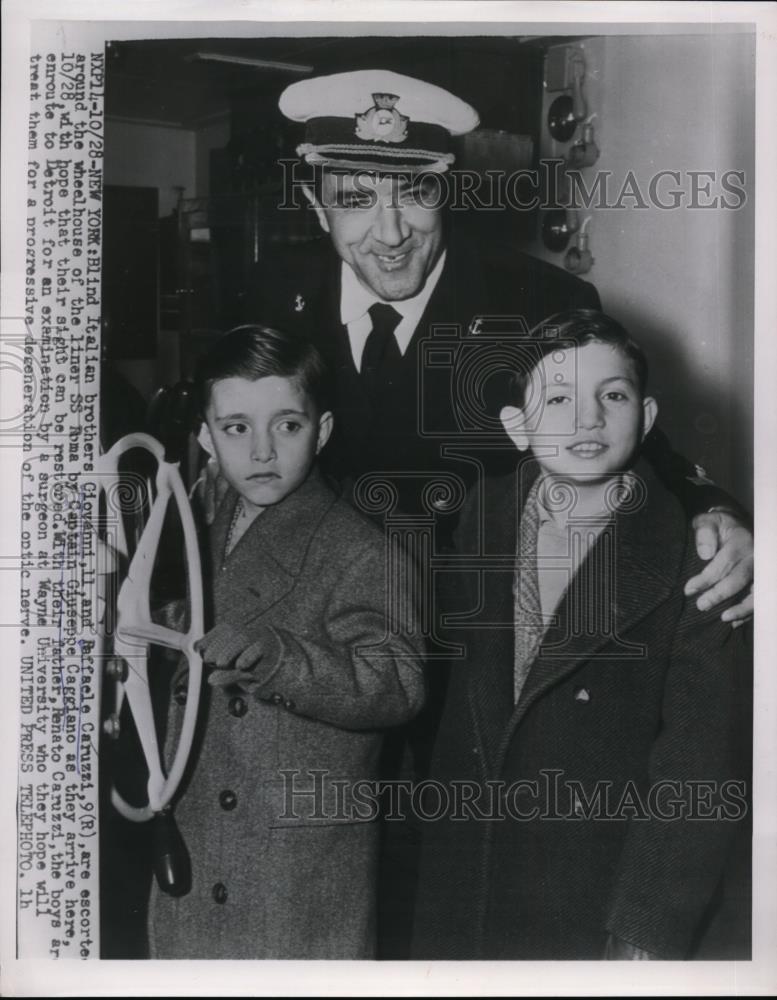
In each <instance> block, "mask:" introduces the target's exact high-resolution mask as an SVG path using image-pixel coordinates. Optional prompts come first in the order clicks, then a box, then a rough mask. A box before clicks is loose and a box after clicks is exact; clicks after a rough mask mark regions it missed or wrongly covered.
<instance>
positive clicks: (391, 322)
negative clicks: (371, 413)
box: [361, 302, 402, 391]
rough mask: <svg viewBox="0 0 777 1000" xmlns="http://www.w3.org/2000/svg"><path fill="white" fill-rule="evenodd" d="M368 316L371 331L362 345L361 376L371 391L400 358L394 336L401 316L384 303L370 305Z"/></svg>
mask: <svg viewBox="0 0 777 1000" xmlns="http://www.w3.org/2000/svg"><path fill="white" fill-rule="evenodd" d="M369 314H370V319H371V320H372V330H371V331H370V335H369V337H367V342H366V344H365V345H364V353H363V354H362V367H361V375H362V380H363V381H364V384H365V386H366V387H367V389H368V391H372V390H373V389H374V388H375V387H376V385H377V383H378V381H379V380H380V377H381V373H382V372H385V371H386V370H387V369H388V368H389V366H390V365H392V364H393V363H394V362H396V361H398V360H399V359H400V358H401V356H402V355H401V353H400V350H399V345H398V344H397V338H396V337H395V336H394V331H395V330H396V328H397V326H398V325H399V321H400V320H401V319H402V316H401V314H400V313H398V312H397V310H396V309H395V308H394V307H393V306H389V305H386V303H385V302H376V303H375V304H374V305H371V306H370V308H369Z"/></svg>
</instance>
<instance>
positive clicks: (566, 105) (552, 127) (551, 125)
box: [548, 94, 577, 142]
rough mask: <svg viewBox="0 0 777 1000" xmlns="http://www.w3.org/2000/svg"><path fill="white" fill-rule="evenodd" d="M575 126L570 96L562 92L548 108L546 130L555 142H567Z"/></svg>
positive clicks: (575, 120) (575, 121) (573, 132)
mask: <svg viewBox="0 0 777 1000" xmlns="http://www.w3.org/2000/svg"><path fill="white" fill-rule="evenodd" d="M576 128H577V119H576V118H575V116H574V113H573V104H572V98H571V97H570V96H569V94H562V95H561V97H557V98H556V100H555V101H554V102H553V103H552V104H551V106H550V107H549V108H548V131H549V132H550V134H551V135H552V136H553V138H554V139H555V140H556V142H569V140H570V139H571V138H572V136H573V135H574V134H575V129H576Z"/></svg>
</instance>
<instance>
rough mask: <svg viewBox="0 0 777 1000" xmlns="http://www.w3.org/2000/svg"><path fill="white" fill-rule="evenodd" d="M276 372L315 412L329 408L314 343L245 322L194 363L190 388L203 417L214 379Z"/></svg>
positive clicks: (320, 360)
mask: <svg viewBox="0 0 777 1000" xmlns="http://www.w3.org/2000/svg"><path fill="white" fill-rule="evenodd" d="M270 375H276V376H279V377H281V378H288V379H290V380H291V381H292V382H294V383H295V384H296V385H297V387H298V388H299V389H301V390H302V391H303V392H304V393H306V394H307V395H308V396H309V397H310V398H311V399H312V400H313V402H314V403H315V405H316V409H317V410H318V413H319V414H321V413H324V412H325V411H326V410H328V409H330V400H331V387H330V376H329V370H328V368H327V366H326V363H325V362H324V359H323V358H322V356H321V354H320V353H319V351H318V349H317V348H316V346H315V345H314V344H313V343H311V341H309V340H307V339H306V338H304V337H301V336H299V334H292V333H285V332H283V331H281V330H274V329H273V328H272V327H269V326H260V325H258V324H248V325H246V326H238V327H235V329H234V330H230V331H229V333H225V334H224V335H223V337H220V338H219V339H218V340H217V341H216V342H215V343H214V344H213V345H212V346H211V347H210V348H209V349H208V351H207V353H206V354H205V355H203V357H201V358H200V360H199V362H198V363H197V368H196V371H195V374H194V388H195V397H196V404H197V408H198V410H199V415H200V416H201V417H203V418H204V416H205V410H206V409H207V407H208V403H209V402H210V392H211V388H212V386H213V383H214V382H219V381H221V380H222V379H226V378H245V379H249V380H250V381H255V380H256V379H260V378H266V377H268V376H270Z"/></svg>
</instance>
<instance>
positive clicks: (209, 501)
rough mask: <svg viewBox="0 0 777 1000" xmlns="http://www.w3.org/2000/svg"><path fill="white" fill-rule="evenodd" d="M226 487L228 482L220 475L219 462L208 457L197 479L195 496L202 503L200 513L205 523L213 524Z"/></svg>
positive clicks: (227, 487)
mask: <svg viewBox="0 0 777 1000" xmlns="http://www.w3.org/2000/svg"><path fill="white" fill-rule="evenodd" d="M228 489H229V484H228V483H227V481H226V479H224V477H223V476H222V475H221V470H220V469H219V463H218V462H217V461H216V459H215V458H212V457H211V458H209V459H208V461H207V463H206V465H205V468H204V469H203V470H202V475H201V476H200V478H199V480H198V481H197V496H198V497H199V499H200V503H201V504H202V513H203V516H204V518H205V523H206V524H213V522H214V520H215V519H216V511H217V510H218V509H219V505H220V503H221V501H222V500H223V499H224V494H225V493H226V492H227V490H228Z"/></svg>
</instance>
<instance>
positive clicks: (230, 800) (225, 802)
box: [219, 788, 237, 812]
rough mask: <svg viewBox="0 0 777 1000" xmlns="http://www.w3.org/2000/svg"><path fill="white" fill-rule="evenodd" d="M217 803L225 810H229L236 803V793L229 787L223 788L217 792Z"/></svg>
mask: <svg viewBox="0 0 777 1000" xmlns="http://www.w3.org/2000/svg"><path fill="white" fill-rule="evenodd" d="M219 805H220V806H221V808H222V809H223V810H224V811H225V812H231V811H232V810H233V809H234V808H235V806H236V805H237V795H235V793H234V792H233V791H232V790H231V789H229V788H225V789H224V791H223V792H220V793H219Z"/></svg>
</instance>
